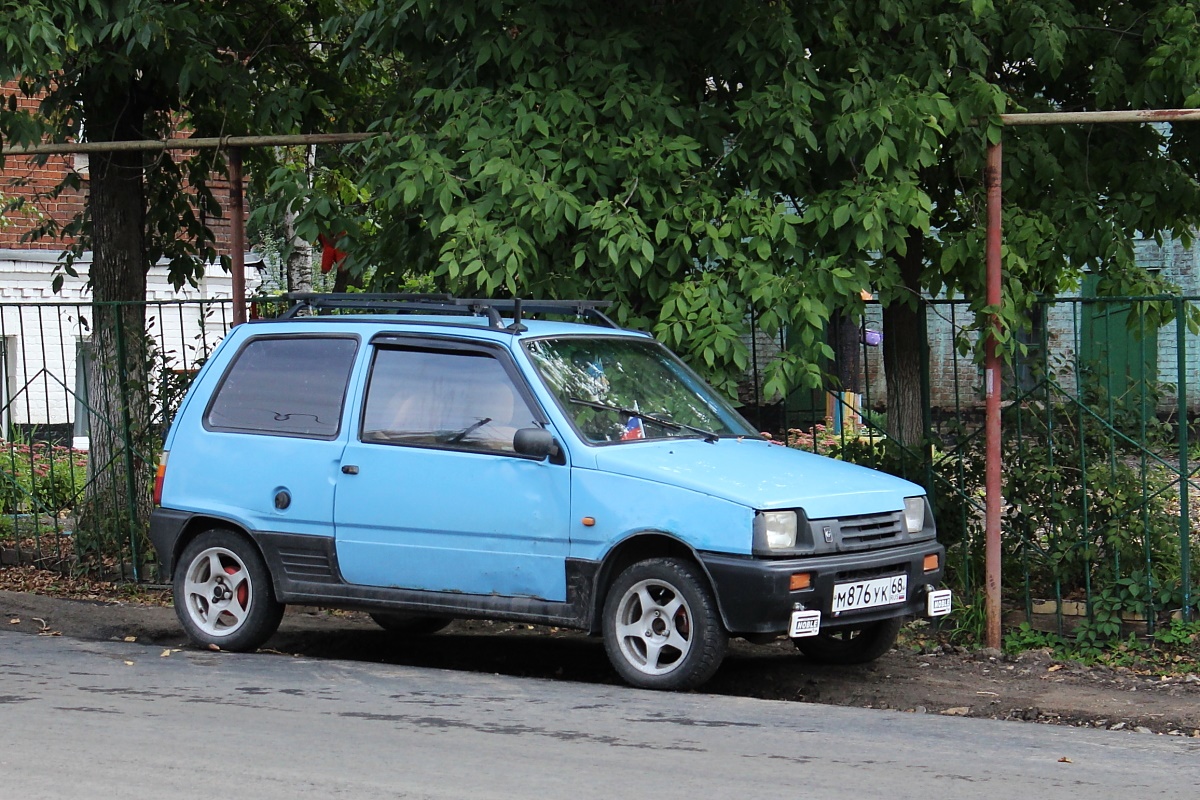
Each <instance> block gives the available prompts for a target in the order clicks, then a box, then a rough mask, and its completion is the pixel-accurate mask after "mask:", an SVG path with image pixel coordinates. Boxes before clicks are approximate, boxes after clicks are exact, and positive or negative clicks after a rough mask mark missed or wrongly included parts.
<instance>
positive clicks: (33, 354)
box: [0, 300, 231, 582]
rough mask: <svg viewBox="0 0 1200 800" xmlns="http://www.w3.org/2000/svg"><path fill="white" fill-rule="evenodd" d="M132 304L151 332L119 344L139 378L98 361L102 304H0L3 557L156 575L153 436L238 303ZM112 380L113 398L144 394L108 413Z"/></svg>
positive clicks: (109, 573)
mask: <svg viewBox="0 0 1200 800" xmlns="http://www.w3.org/2000/svg"><path fill="white" fill-rule="evenodd" d="M133 305H136V306H138V307H140V308H141V310H142V311H143V313H144V319H145V331H146V332H145V337H144V338H143V339H142V340H141V341H138V342H136V343H135V342H126V341H123V340H119V341H118V347H119V349H120V350H121V351H122V352H129V353H137V354H139V356H140V357H141V360H143V361H144V364H143V365H142V367H141V368H140V369H139V370H138V371H137V372H138V377H136V378H131V376H130V374H129V372H128V371H127V370H123V369H122V368H121V366H119V365H118V366H117V367H116V368H115V369H110V370H104V369H98V368H97V364H96V363H95V359H96V349H95V346H94V341H93V332H94V322H95V317H94V315H95V313H96V311H97V308H96V306H94V305H92V304H86V303H59V304H43V303H7V304H6V303H0V428H2V430H3V431H4V437H3V441H0V562H2V563H4V564H15V563H34V564H39V565H41V566H45V567H50V568H55V569H59V570H63V571H68V570H70V571H90V572H95V573H98V574H100V575H102V576H104V577H108V578H114V579H118V580H132V581H142V582H145V581H156V580H158V576H157V574H156V568H155V563H154V562H155V558H154V555H153V553H152V552H151V551H150V550H149V547H148V544H147V542H146V537H145V511H146V509H148V508H149V500H150V493H151V491H152V485H151V483H150V481H151V480H152V478H153V465H154V464H155V463H156V460H157V457H158V452H157V443H158V442H161V440H162V435H163V433H165V430H166V426H167V425H168V424H169V421H170V418H171V415H172V413H173V412H174V409H175V408H176V407H177V405H178V403H179V400H180V399H182V396H183V392H184V391H185V390H186V388H187V385H188V384H189V382H190V379H191V375H192V374H193V373H194V372H195V371H196V370H197V369H198V368H199V366H200V365H201V364H202V363H203V362H204V359H206V358H207V357H208V354H209V352H211V350H212V348H213V347H214V346H215V345H216V344H217V342H219V341H220V340H221V338H222V337H223V336H224V335H225V333H226V332H227V331H228V329H229V323H230V317H231V315H230V310H231V307H230V304H229V301H227V300H212V301H207V300H200V301H179V302H156V303H146V304H133ZM120 330H121V329H120V328H118V332H119V331H120ZM120 335H121V336H124V334H120ZM89 375H91V376H93V377H92V380H90V381H89V380H88V376H89ZM112 381H118V382H121V383H122V384H123V385H122V387H121V388H122V390H123V391H121V392H115V393H114V394H115V396H118V397H120V396H123V395H124V396H126V397H128V396H129V395H130V392H131V390H132V392H133V393H134V394H139V395H141V396H143V397H144V398H145V400H146V402H144V403H141V404H137V403H133V402H127V403H126V404H125V405H126V408H125V409H124V413H119V414H116V413H112V411H111V410H103V409H102V408H101V404H100V403H98V402H97V396H98V395H103V394H105V393H106V392H105V390H106V389H107V388H108V387H107V385H106V382H112ZM133 383H136V384H137V385H134V386H132V387H131V386H130V384H133ZM139 409H140V410H139ZM101 443H103V445H104V446H103V448H100V447H98V446H97V445H99V444H101ZM98 450H102V451H103V452H104V453H105V456H104V457H103V463H100V462H99V460H98V458H97V456H96V453H97V451H98Z"/></svg>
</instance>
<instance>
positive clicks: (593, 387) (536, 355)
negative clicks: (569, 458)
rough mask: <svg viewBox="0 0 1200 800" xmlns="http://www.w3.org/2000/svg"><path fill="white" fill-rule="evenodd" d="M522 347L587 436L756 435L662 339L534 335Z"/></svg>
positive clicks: (621, 438)
mask: <svg viewBox="0 0 1200 800" xmlns="http://www.w3.org/2000/svg"><path fill="white" fill-rule="evenodd" d="M525 348H526V351H527V352H528V353H529V355H530V357H531V358H532V359H533V363H534V366H535V367H537V371H538V373H539V374H540V375H541V377H542V380H543V381H544V382H545V384H546V386H547V387H548V388H549V389H550V391H551V392H553V393H554V396H555V397H556V398H557V399H558V403H559V405H560V406H561V407H562V410H563V412H564V413H566V415H567V417H569V418H570V420H571V421H572V422H573V423H574V425H575V428H576V430H578V431H579V433H580V435H582V436H583V437H584V439H586V440H587V441H588V442H591V443H600V442H621V441H631V440H635V439H661V438H666V437H680V436H687V437H703V438H706V439H710V440H713V439H715V438H716V437H717V436H755V437H756V436H757V435H758V434H757V433H756V432H755V431H754V429H753V428H751V427H750V425H749V423H747V422H746V421H745V420H744V419H742V417H741V415H739V414H738V413H737V412H736V411H734V410H733V408H732V407H731V406H730V405H729V404H728V403H727V402H725V400H723V399H722V398H721V397H720V396H719V395H718V394H717V393H716V392H714V391H713V390H712V388H711V387H709V386H708V385H706V384H705V383H704V381H702V380H701V379H700V378H698V377H697V376H696V375H695V373H693V372H692V371H691V370H689V369H688V368H687V367H686V366H685V365H684V364H683V362H681V361H680V360H679V359H677V358H675V357H674V356H673V355H671V353H670V352H669V351H668V350H667V349H666V348H665V347H663V346H662V345H660V344H658V343H657V342H654V341H651V340H647V339H628V338H617V337H611V338H609V337H597V338H592V337H582V336H570V337H562V338H559V339H534V340H531V341H528V342H526V343H525Z"/></svg>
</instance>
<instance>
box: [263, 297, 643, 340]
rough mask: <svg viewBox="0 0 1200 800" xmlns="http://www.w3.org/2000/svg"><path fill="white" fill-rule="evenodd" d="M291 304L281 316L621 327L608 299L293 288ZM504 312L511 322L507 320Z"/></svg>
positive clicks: (518, 327) (516, 327) (512, 327)
mask: <svg viewBox="0 0 1200 800" xmlns="http://www.w3.org/2000/svg"><path fill="white" fill-rule="evenodd" d="M282 299H284V300H286V301H287V302H288V303H289V304H290V307H289V308H288V310H287V311H285V312H284V313H283V314H282V315H281V316H280V317H279V318H280V319H293V318H295V317H296V316H297V315H299V314H300V313H301V312H302V311H304V310H308V311H309V312H310V313H312V314H316V315H325V314H330V313H332V312H335V311H338V310H353V311H375V312H383V313H389V314H456V315H459V316H462V315H464V314H467V315H470V316H474V317H487V318H488V326H489V327H491V328H496V329H498V330H506V331H509V332H511V333H520V332H521V331H524V330H525V329H526V328H525V326H524V325H523V324H522V323H521V319H522V315H524V314H565V315H571V314H574V315H575V316H577V317H585V318H590V319H594V320H596V321H598V322H599V323H600V324H601V325H604V326H606V327H609V328H618V329H619V328H620V326H619V325H617V323H615V322H613V321H612V320H611V319H610V318H609V317H608V316H606V315H605V314H604V312H603V311H601V309H604V308H608V307H609V306H611V305H612V303H611V302H609V301H608V300H522V299H521V298H519V297H515V298H512V299H509V300H486V299H481V298H469V297H455V296H453V295H450V294H407V293H406V294H357V293H355V294H319V293H313V292H291V293H289V294H285V295H283V298H282ZM501 314H508V315H509V316H510V317H511V318H512V322H510V323H509V324H508V325H505V324H504V320H503V318H502V317H501Z"/></svg>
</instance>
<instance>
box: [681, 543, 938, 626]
mask: <svg viewBox="0 0 1200 800" xmlns="http://www.w3.org/2000/svg"><path fill="white" fill-rule="evenodd" d="M934 553H936V554H937V556H938V569H936V570H932V571H929V572H926V571H925V569H924V561H925V557H926V556H928V555H930V554H934ZM699 555H700V561H701V563H702V564H703V565H704V568H705V569H706V570H707V571H708V574H709V577H711V578H712V582H713V588H714V589H715V591H716V594H717V605H718V606H719V607H720V609H721V617H722V619H723V620H724V622H725V627H726V628H727V629H728V630H729V631H730V632H731V633H734V634H750V633H757V634H763V633H768V634H769V633H786V632H787V630H788V623H789V621H790V619H791V614H792V612H793V611H794V610H800V609H801V608H802V609H806V610H809V611H820V612H821V629H822V630H836V629H838V628H847V627H854V626H857V625H862V624H864V623H868V622H875V621H877V620H881V619H891V618H892V617H902V616H925V613H926V592H927V589H926V587H929V586H934V587H936V586H937V585H938V584H939V583H940V582H941V580H942V575H943V573H944V569H945V560H946V550H945V548H944V547H942V546H941V545H940V544H938V543H937V542H936V541H933V540H930V541H924V542H915V543H913V544H907V545H902V546H900V547H890V548H886V549H883V550H872V551H867V552H859V553H838V554H834V555H828V556H815V557H809V558H788V559H779V560H775V559H765V558H757V557H753V556H734V555H729V554H726V553H700V554H699ZM797 572H807V573H809V574H810V575H811V576H812V584H811V586H810V587H809V588H808V589H802V590H800V591H791V589H790V588H789V583H790V581H791V577H792V575H793V574H794V573H797ZM901 574H905V575H907V576H908V599H907V600H906V601H905V602H903V603H896V604H893V605H889V606H882V607H877V608H868V609H862V610H856V611H846V612H842V613H839V614H834V613H833V610H832V609H833V587H834V584H836V583H842V582H846V581H859V580H868V579H871V578H881V577H885V576H890V575H901Z"/></svg>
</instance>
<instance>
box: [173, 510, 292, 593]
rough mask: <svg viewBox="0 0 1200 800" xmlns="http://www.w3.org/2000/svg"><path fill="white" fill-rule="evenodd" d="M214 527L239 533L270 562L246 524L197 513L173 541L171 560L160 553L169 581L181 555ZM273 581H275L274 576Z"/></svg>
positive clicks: (261, 556)
mask: <svg viewBox="0 0 1200 800" xmlns="http://www.w3.org/2000/svg"><path fill="white" fill-rule="evenodd" d="M214 528H224V529H226V530H229V531H232V532H234V533H236V534H238V535H239V536H241V537H242V538H243V539H245V540H246V541H247V542H249V543H250V544H251V545H252V546H253V547H254V549H255V550H257V551H258V555H259V558H261V559H262V560H263V563H264V564H267V563H269V562H268V561H267V557H266V555H267V554H266V553H264V552H263V549H262V545H261V544H260V543H259V542H258V540H257V539H255V538H254V536H252V535H251V534H250V531H248V530H246V528H245V526H243V525H240V524H238V523H236V522H233V521H231V520H228V519H225V518H223V517H214V516H211V515H209V514H195V515H193V516H191V517H189V518H188V520H187V521H186V522H185V523H184V524H183V526H182V527H181V528H180V529H179V533H178V534H177V535H176V537H175V540H174V542H172V544H171V552H170V561H167V559H165V558H163V554H162V553H160V554H159V560H160V561H161V562H162V563H163V564H164V566H167V567H168V568H169V573H168V574H167V575H166V576H164V577H165V578H166V579H167V582H170V580H171V578H172V576H173V575H174V574H175V569H176V568H177V567H178V566H179V556H180V555H182V554H183V551H184V550H185V549H186V548H187V546H188V545H189V544H191V543H192V541H193V540H194V539H195V538H196V537H197V536H199V535H200V534H202V533H204V532H205V531H210V530H212V529H214ZM272 583H274V576H272Z"/></svg>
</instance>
